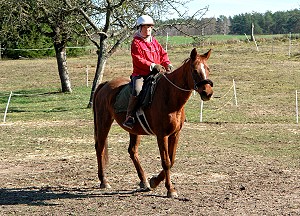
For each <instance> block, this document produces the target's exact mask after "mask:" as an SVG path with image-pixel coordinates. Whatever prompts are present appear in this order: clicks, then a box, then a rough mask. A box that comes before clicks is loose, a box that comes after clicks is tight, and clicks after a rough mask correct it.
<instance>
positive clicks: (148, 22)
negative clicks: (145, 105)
mask: <svg viewBox="0 0 300 216" xmlns="http://www.w3.org/2000/svg"><path fill="white" fill-rule="evenodd" d="M153 26H154V21H153V19H152V18H151V17H150V16H148V15H142V16H140V17H139V18H138V19H137V29H138V30H137V31H136V32H135V34H134V36H133V41H132V43H131V57H132V64H133V72H132V75H131V81H132V92H131V95H130V99H129V104H128V108H127V115H126V120H125V121H124V123H123V126H125V127H127V128H130V129H132V127H133V125H134V123H135V120H134V117H133V116H134V111H135V108H136V105H137V102H138V95H139V93H140V92H141V90H142V86H143V82H144V78H145V77H147V76H148V75H150V74H151V73H159V72H161V73H162V72H165V71H168V72H171V71H172V68H173V66H172V65H171V62H170V60H169V57H168V54H167V52H166V51H165V50H164V49H163V48H162V46H161V45H160V44H159V43H158V41H157V40H156V39H155V38H154V37H153V36H152V35H151V33H152V29H153Z"/></svg>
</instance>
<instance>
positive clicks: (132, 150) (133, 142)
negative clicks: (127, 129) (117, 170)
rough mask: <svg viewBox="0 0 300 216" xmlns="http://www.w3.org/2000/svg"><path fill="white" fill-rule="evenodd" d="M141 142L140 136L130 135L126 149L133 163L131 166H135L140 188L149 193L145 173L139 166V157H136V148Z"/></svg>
mask: <svg viewBox="0 0 300 216" xmlns="http://www.w3.org/2000/svg"><path fill="white" fill-rule="evenodd" d="M140 142H141V136H140V135H134V134H130V144H129V147H128V153H129V155H130V158H131V160H132V161H133V164H134V166H135V169H136V171H137V174H138V176H139V178H140V181H141V182H140V188H141V189H143V190H145V191H149V190H150V184H149V182H148V180H147V177H146V175H145V172H144V170H143V168H142V166H141V163H140V160H139V155H138V146H139V144H140Z"/></svg>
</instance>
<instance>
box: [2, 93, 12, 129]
mask: <svg viewBox="0 0 300 216" xmlns="http://www.w3.org/2000/svg"><path fill="white" fill-rule="evenodd" d="M11 96H12V91H11V92H10V95H9V97H8V101H7V104H6V108H5V112H4V117H3V122H4V123H5V121H6V114H7V111H8V106H9V102H10V99H11Z"/></svg>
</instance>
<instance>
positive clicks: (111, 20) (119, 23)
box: [64, 0, 202, 107]
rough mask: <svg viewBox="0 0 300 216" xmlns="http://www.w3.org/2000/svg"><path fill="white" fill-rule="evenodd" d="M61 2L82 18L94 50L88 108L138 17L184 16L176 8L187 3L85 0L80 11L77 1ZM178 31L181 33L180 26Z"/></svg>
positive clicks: (67, 0) (133, 28)
mask: <svg viewBox="0 0 300 216" xmlns="http://www.w3.org/2000/svg"><path fill="white" fill-rule="evenodd" d="M64 1H65V3H66V4H67V5H68V6H69V8H70V9H71V10H77V11H78V12H79V13H80V14H81V15H82V16H83V17H84V18H85V19H86V21H87V22H88V25H82V26H83V28H84V29H85V32H86V35H87V36H88V37H89V39H90V40H91V41H92V42H93V43H94V44H95V46H96V47H97V49H98V51H97V54H98V60H97V67H96V73H95V77H94V81H93V85H92V90H91V95H90V100H89V103H88V107H91V105H92V100H93V96H94V92H95V90H96V87H97V86H98V84H99V83H100V82H101V81H102V77H103V74H104V68H105V64H106V62H107V59H108V58H109V57H110V56H111V55H113V53H115V51H116V50H117V49H118V47H119V46H120V45H121V44H122V43H123V42H124V41H126V40H127V39H128V38H129V37H131V36H132V34H133V33H134V31H136V26H135V22H136V20H137V18H138V17H139V16H140V15H142V14H149V15H151V16H152V17H153V18H154V20H160V19H162V18H163V17H167V16H170V14H172V13H177V14H179V15H180V16H181V17H184V15H186V13H185V12H183V13H181V12H180V11H179V8H180V7H179V6H181V7H182V6H184V5H185V4H186V3H188V1H179V0H152V1H148V0H136V1H131V0H93V1H87V4H86V5H87V7H86V9H83V8H82V7H81V6H80V4H79V2H78V0H64ZM199 14H202V13H201V10H199V11H197V12H196V13H195V14H193V15H192V16H191V17H189V18H188V19H185V24H186V23H187V22H188V21H190V20H193V19H194V18H195V17H197V16H198V15H199ZM177 24H178V23H177ZM181 24H182V23H181ZM172 25H175V24H172ZM178 26H181V27H182V26H183V25H178ZM178 30H181V29H180V27H179V28H178ZM95 35H98V39H95Z"/></svg>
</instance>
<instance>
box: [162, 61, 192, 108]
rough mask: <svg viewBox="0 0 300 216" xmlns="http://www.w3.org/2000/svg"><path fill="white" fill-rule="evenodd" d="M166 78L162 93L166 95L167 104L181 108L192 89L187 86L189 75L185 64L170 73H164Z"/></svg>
mask: <svg viewBox="0 0 300 216" xmlns="http://www.w3.org/2000/svg"><path fill="white" fill-rule="evenodd" d="M166 77H167V79H165V82H164V83H163V85H164V88H165V90H166V91H165V92H164V94H165V95H166V97H168V104H170V105H171V104H172V105H173V106H175V107H177V109H181V108H182V107H183V106H184V105H185V103H186V102H187V100H188V99H189V97H190V96H191V93H192V90H191V91H187V90H189V89H190V87H189V83H188V80H189V77H188V74H187V66H186V65H185V64H184V65H182V66H181V67H180V68H178V69H176V70H175V71H174V72H172V73H170V74H166Z"/></svg>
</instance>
